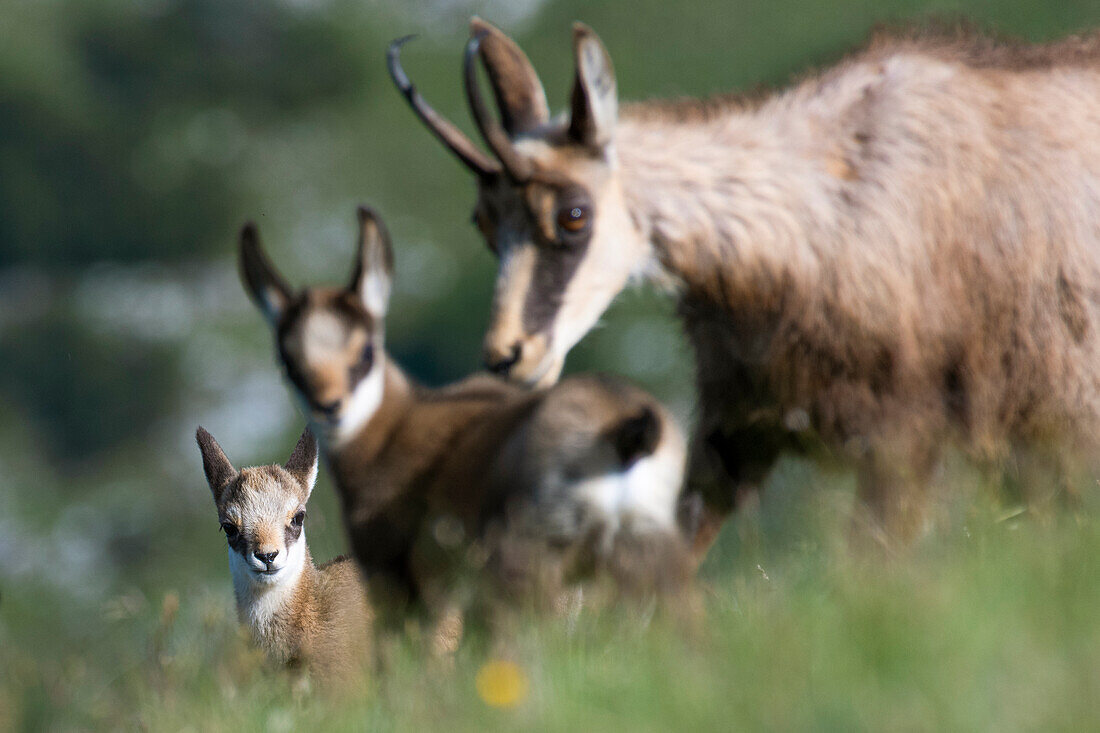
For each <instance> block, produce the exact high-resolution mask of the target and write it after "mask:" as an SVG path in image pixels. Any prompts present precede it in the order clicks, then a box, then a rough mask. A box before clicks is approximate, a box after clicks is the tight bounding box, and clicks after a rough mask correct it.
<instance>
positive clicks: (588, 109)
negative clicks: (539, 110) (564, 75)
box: [569, 23, 619, 149]
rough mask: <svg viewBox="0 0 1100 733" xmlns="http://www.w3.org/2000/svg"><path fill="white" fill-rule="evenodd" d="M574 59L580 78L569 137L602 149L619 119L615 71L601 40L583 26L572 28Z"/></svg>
mask: <svg viewBox="0 0 1100 733" xmlns="http://www.w3.org/2000/svg"><path fill="white" fill-rule="evenodd" d="M573 55H574V58H575V62H576V66H577V75H576V78H575V79H574V80H573V107H572V111H571V113H570V117H569V136H570V137H571V138H572V139H573V140H575V141H576V142H578V143H580V144H581V145H586V146H588V147H590V148H593V149H598V148H602V147H604V146H605V145H607V144H608V143H610V142H611V139H612V137H613V135H614V131H615V124H616V122H617V121H618V117H619V94H618V91H617V90H616V87H615V69H614V68H613V67H612V66H611V57H610V56H609V55H608V53H607V49H605V48H604V46H603V43H601V42H600V39H599V37H598V36H596V34H595V32H594V31H593V30H592V29H591V28H589V27H588V26H586V25H584V24H583V23H574V24H573Z"/></svg>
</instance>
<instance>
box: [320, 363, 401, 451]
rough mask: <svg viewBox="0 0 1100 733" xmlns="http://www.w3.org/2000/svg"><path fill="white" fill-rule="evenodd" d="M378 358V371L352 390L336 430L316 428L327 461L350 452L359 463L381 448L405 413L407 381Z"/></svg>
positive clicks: (399, 370) (395, 368)
mask: <svg viewBox="0 0 1100 733" xmlns="http://www.w3.org/2000/svg"><path fill="white" fill-rule="evenodd" d="M382 359H383V360H384V361H383V364H382V368H381V369H375V370H374V372H373V373H371V374H370V375H368V376H367V377H366V378H364V379H363V382H362V383H361V384H360V385H359V386H358V387H357V388H356V392H355V394H354V395H353V396H352V398H351V405H350V406H349V408H348V411H347V412H348V414H347V415H346V416H345V418H344V421H343V423H342V424H341V425H340V426H339V427H338V428H336V429H333V428H327V429H326V428H323V427H322V428H321V429H320V432H321V435H322V439H323V441H324V444H325V448H326V452H327V453H328V454H329V456H330V458H339V457H340V456H341V455H343V454H345V453H348V452H351V451H354V452H355V454H356V456H357V457H358V458H359V459H360V460H361V459H368V460H369V459H370V458H371V457H373V456H374V455H376V454H377V453H378V451H380V450H381V449H382V447H383V446H384V445H385V443H386V440H387V438H388V436H389V435H390V433H391V432H392V431H393V429H394V427H395V426H396V424H397V423H398V422H399V421H400V419H401V417H402V416H403V415H404V414H405V412H407V410H408V402H409V400H410V399H411V397H412V386H411V384H410V382H409V378H408V377H407V376H406V375H405V372H404V371H403V370H402V369H401V367H400V366H398V365H397V364H396V363H395V362H394V361H393V359H391V358H390V356H389V354H384V355H383V356H382Z"/></svg>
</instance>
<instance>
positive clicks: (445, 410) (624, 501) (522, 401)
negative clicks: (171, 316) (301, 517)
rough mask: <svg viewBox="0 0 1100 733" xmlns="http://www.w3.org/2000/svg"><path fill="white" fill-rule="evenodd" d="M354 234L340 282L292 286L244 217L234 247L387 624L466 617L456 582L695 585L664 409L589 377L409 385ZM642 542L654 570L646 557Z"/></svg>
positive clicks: (503, 591)
mask: <svg viewBox="0 0 1100 733" xmlns="http://www.w3.org/2000/svg"><path fill="white" fill-rule="evenodd" d="M359 227H360V231H359V240H358V255H357V260H356V264H355V268H354V274H353V276H352V278H351V282H350V284H349V285H347V286H346V287H332V288H305V289H303V290H301V291H299V292H294V291H292V290H291V288H290V287H289V286H288V285H287V284H286V282H285V281H284V280H283V278H282V277H281V276H280V275H279V274H278V273H276V271H275V270H274V269H273V267H272V266H271V264H270V262H269V261H268V260H267V258H266V256H265V255H264V254H263V251H262V250H261V248H260V244H259V239H258V235H257V232H256V229H255V228H254V227H253V226H251V225H248V226H246V227H245V228H244V230H243V232H242V235H241V251H240V255H241V272H242V279H243V281H244V284H245V287H246V290H247V291H248V292H249V293H250V294H251V296H252V297H253V299H254V300H255V301H256V303H257V304H258V305H259V307H260V309H261V310H262V311H263V313H264V314H265V316H266V317H267V319H268V320H269V322H270V324H271V326H272V328H273V329H274V332H275V338H276V343H277V348H278V354H279V360H280V362H281V363H282V365H283V366H284V368H285V370H286V375H287V377H288V379H289V381H290V383H291V384H292V385H293V388H294V391H295V392H296V394H297V396H298V397H299V398H300V399H301V401H302V402H303V403H304V406H305V410H306V412H307V414H308V415H309V419H310V422H311V425H312V427H313V429H314V430H315V431H316V432H317V434H318V436H319V437H320V439H321V444H322V448H323V450H324V453H325V455H326V458H327V461H328V464H329V467H330V468H331V470H332V474H333V477H334V479H335V484H336V487H337V491H338V494H339V496H340V499H341V502H342V507H343V513H344V518H345V521H346V526H347V529H348V532H349V534H350V537H351V545H352V548H353V552H354V554H355V557H356V559H357V560H358V561H359V563H360V565H361V566H362V568H363V569H364V571H365V573H366V575H367V580H368V584H369V586H370V592H371V596H372V598H373V599H375V601H376V603H375V606H376V608H377V609H378V610H379V612H380V613H384V614H385V615H386V618H387V620H390V619H392V618H393V616H394V614H395V613H399V612H400V611H402V610H403V609H404V608H406V607H408V605H409V603H410V601H411V602H413V605H414V607H419V608H422V609H424V610H426V611H427V612H428V613H429V614H430V615H431V616H433V617H435V618H436V619H437V620H440V621H446V620H447V619H448V618H453V614H456V613H457V614H459V615H458V619H459V621H461V617H462V616H461V614H462V613H463V611H464V610H465V607H466V606H468V604H464V603H463V602H462V601H459V600H456V595H455V594H456V593H457V592H458V590H460V589H458V586H459V585H460V583H459V581H460V580H461V579H462V578H463V577H466V578H467V579H469V580H470V582H471V583H472V584H473V585H474V586H475V589H476V587H477V586H478V585H481V584H484V583H485V582H488V583H489V584H490V586H491V592H490V593H488V594H486V595H484V596H481V597H478V598H475V599H474V601H473V602H476V603H480V602H482V601H485V602H486V605H487V606H491V605H492V604H493V601H492V599H493V598H495V597H496V596H497V595H498V594H500V595H502V596H503V597H505V598H508V599H519V600H520V601H521V602H529V601H534V602H536V603H541V602H543V601H547V602H550V601H553V600H554V599H555V598H556V597H557V595H556V594H557V593H558V591H559V590H560V589H561V584H562V583H565V582H568V581H569V580H571V579H572V578H573V577H581V578H583V577H587V576H588V575H590V574H591V573H593V572H595V571H606V572H605V573H601V575H602V576H606V575H610V576H611V577H613V578H614V579H615V580H617V581H619V582H620V583H624V584H627V585H628V586H630V587H627V588H626V590H627V591H629V592H635V591H638V592H642V593H645V594H646V595H648V594H649V593H650V592H651V591H659V590H664V589H667V588H677V589H678V588H680V587H681V586H682V584H683V583H684V582H686V581H687V579H688V578H689V577H690V572H689V567H690V563H689V562H688V559H687V558H688V554H687V547H686V545H685V544H684V542H683V541H682V539H681V537H680V534H679V532H678V531H677V528H676V520H675V505H676V499H677V495H678V494H679V492H680V488H681V482H682V477H683V468H684V458H685V452H686V448H685V445H684V439H683V437H682V435H681V433H680V431H679V429H678V427H677V426H676V424H675V422H674V420H672V418H671V416H670V415H669V414H668V413H667V411H666V410H665V409H664V407H663V406H662V405H661V404H660V403H659V402H657V401H656V400H654V399H653V398H652V397H650V396H649V395H648V394H646V393H644V392H642V391H641V390H639V389H637V388H634V387H631V386H629V385H627V384H625V383H623V382H621V381H617V380H613V379H610V378H606V377H599V376H579V377H575V378H570V379H567V380H564V381H563V382H562V383H561V384H559V385H557V386H555V387H554V388H552V389H548V390H539V391H531V390H526V389H523V388H521V387H519V386H518V385H514V384H511V383H509V382H506V381H505V380H502V379H499V378H497V377H494V376H491V375H484V374H483V375H475V376H473V377H470V378H468V379H466V380H464V381H461V382H459V383H456V384H453V385H450V386H448V387H444V388H442V389H428V388H425V387H422V386H419V385H417V384H415V383H414V382H413V381H412V380H411V379H410V378H409V377H408V376H407V375H406V374H405V372H404V371H403V370H402V369H401V368H400V367H399V366H398V365H397V364H396V363H395V362H394V360H393V359H391V358H390V357H389V355H388V354H387V353H386V350H385V348H384V342H383V335H384V330H385V316H386V312H387V309H388V303H389V296H390V290H391V279H392V270H393V251H392V247H391V244H390V240H389V235H388V234H387V233H386V230H385V228H384V226H383V224H382V222H381V221H380V220H379V219H378V217H377V216H376V215H375V214H374V213H373V212H371V211H370V210H368V209H365V208H360V210H359ZM636 552H645V553H647V555H648V556H649V557H650V558H651V559H652V560H653V562H652V563H649V564H648V565H647V566H646V567H639V566H638V564H637V562H636V561H635V559H634V554H635V553H636ZM486 568H488V572H484V570H485V569H486ZM486 579H487V580H486ZM477 595H480V594H477Z"/></svg>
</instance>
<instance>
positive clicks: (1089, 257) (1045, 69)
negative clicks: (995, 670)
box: [479, 26, 1100, 548]
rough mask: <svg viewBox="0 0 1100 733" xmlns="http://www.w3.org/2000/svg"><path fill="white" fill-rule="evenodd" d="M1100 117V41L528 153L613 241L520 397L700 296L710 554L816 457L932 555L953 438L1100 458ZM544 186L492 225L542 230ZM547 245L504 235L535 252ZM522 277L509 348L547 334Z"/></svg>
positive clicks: (946, 54)
mask: <svg viewBox="0 0 1100 733" xmlns="http://www.w3.org/2000/svg"><path fill="white" fill-rule="evenodd" d="M479 27H480V26H479ZM498 33H499V32H498ZM576 33H580V34H581V35H584V34H586V33H588V32H586V31H584V30H583V29H581V30H579V31H576V32H575V34H576ZM500 43H503V41H501V42H500ZM492 61H493V59H491V58H490V59H489V61H488V62H489V63H492ZM524 73H526V74H528V75H533V74H534V72H533V70H527V71H523V70H522V69H521V70H518V71H517V70H515V69H513V70H512V76H513V77H515V76H520V75H522V74H524ZM608 73H610V72H609V69H608ZM528 83H530V82H528ZM1098 120H1100V36H1097V35H1095V34H1094V35H1089V36H1087V37H1084V38H1071V39H1068V40H1066V41H1061V42H1058V43H1053V44H1049V45H1039V46H1031V45H1026V44H1014V43H1004V42H997V41H992V40H989V39H986V38H982V37H981V36H977V35H973V34H969V33H949V34H947V35H937V34H933V33H924V34H922V33H915V34H888V33H884V34H880V35H879V36H877V37H876V38H875V39H874V40H873V41H872V42H871V43H870V44H869V45H868V46H867V47H866V48H865V49H864V50H862V51H860V52H857V53H855V54H853V55H851V56H850V57H848V58H847V59H845V60H844V61H842V62H841V63H839V64H837V65H836V66H834V67H833V68H831V69H829V70H827V71H825V72H822V73H820V74H816V75H810V76H807V77H806V78H804V79H803V80H801V81H799V82H798V83H796V84H795V85H793V86H792V87H791V88H789V89H787V90H785V91H782V92H777V93H774V94H770V95H764V96H760V97H758V98H755V99H751V100H745V99H738V98H736V97H730V98H721V99H716V100H705V101H697V100H686V101H683V102H674V103H648V104H640V105H635V106H628V107H625V108H623V109H622V112H621V114H620V116H619V118H618V120H617V122H616V124H615V125H614V129H613V130H610V131H609V134H608V138H609V140H610V142H609V143H608V144H606V145H604V146H602V147H601V148H599V149H597V150H593V149H591V147H587V148H586V147H584V146H582V145H578V143H577V142H576V141H575V140H572V139H570V138H569V135H568V134H567V127H568V122H569V119H568V117H567V118H566V119H565V120H562V121H559V122H558V123H549V124H547V125H546V126H545V127H544V128H542V129H539V130H534V131H529V132H526V133H525V134H523V135H520V136H517V138H516V142H515V144H516V147H517V149H521V150H523V151H524V152H525V153H526V154H527V155H528V156H529V157H530V158H531V160H532V165H533V166H534V168H535V169H536V170H538V171H542V172H543V173H544V174H548V175H551V176H552V177H555V178H557V179H562V178H565V179H570V180H574V181H577V182H580V183H583V184H584V185H586V186H588V187H589V189H590V190H591V191H592V192H593V198H594V201H595V208H596V210H597V212H598V214H597V216H598V219H597V224H596V231H595V233H594V235H593V237H592V239H591V242H590V243H589V246H588V250H587V254H586V257H585V260H584V261H583V262H582V263H581V265H580V267H579V268H578V269H577V271H576V273H575V275H574V276H573V278H572V280H571V281H570V282H569V284H568V291H567V292H566V295H565V300H564V304H563V305H562V307H561V309H560V312H559V313H558V315H557V318H556V321H555V323H554V324H553V328H552V333H553V334H554V338H553V339H552V343H551V344H550V345H549V346H548V348H547V349H544V350H543V351H547V350H548V351H549V352H550V353H551V354H552V356H550V357H547V356H546V355H545V353H537V352H538V351H539V350H538V349H534V350H533V352H536V353H534V354H533V357H532V358H533V361H531V362H520V363H517V364H516V365H514V366H513V367H512V368H511V371H510V374H511V375H512V376H513V377H514V378H516V379H519V380H521V381H530V377H531V376H532V375H534V376H535V377H541V376H542V373H541V366H540V365H541V363H542V362H543V361H544V360H547V359H549V360H551V361H553V362H554V364H555V365H556V366H560V363H561V361H562V360H563V359H564V356H565V353H566V352H567V351H568V349H569V348H570V347H571V346H572V345H573V343H574V342H575V341H576V339H577V338H578V337H579V336H580V335H581V334H583V333H584V332H585V331H586V330H587V329H588V328H589V327H591V325H592V324H593V323H594V322H595V320H596V319H597V318H598V317H599V315H600V314H601V313H602V312H603V311H604V309H605V308H606V307H607V305H608V304H609V302H610V301H611V299H612V298H613V297H614V294H615V292H616V291H617V290H619V289H620V288H621V287H622V285H623V284H624V283H625V282H627V280H628V278H629V276H630V275H632V274H635V273H640V274H643V275H645V276H647V277H649V278H652V279H654V280H657V281H658V282H659V283H661V284H663V285H670V286H672V287H673V288H675V289H676V290H677V291H678V293H679V298H680V302H681V308H680V312H681V315H682V318H683V321H684V324H685V328H686V332H687V335H688V337H689V339H690V340H691V342H692V344H693V346H694V350H695V355H696V363H697V385H698V391H699V404H700V419H699V423H698V427H697V431H696V439H695V441H694V443H693V445H694V450H693V459H692V469H691V479H690V482H689V483H690V484H691V485H692V487H693V488H694V489H696V490H698V491H700V492H701V493H702V495H703V497H704V498H705V500H706V506H707V510H708V512H707V517H705V518H704V525H705V526H704V528H703V532H702V533H701V535H700V548H705V546H706V545H707V543H708V542H709V539H710V538H712V537H713V535H714V531H715V529H716V528H717V526H718V523H719V522H720V521H721V518H722V517H723V516H724V515H725V513H726V512H727V511H728V510H729V509H730V508H731V507H732V506H733V504H734V503H735V498H736V497H737V496H739V495H741V493H742V492H744V491H748V490H751V489H752V488H753V487H755V486H757V485H758V483H759V481H760V480H761V479H762V478H763V477H764V476H765V475H766V473H767V471H768V470H769V469H770V468H771V466H772V465H774V462H775V460H776V458H777V457H778V455H779V454H780V453H781V452H782V451H784V450H789V449H793V450H805V449H807V448H808V447H811V446H820V447H822V448H825V449H827V450H828V452H829V453H831V454H834V455H841V456H847V457H851V458H854V459H856V461H857V462H858V466H859V476H860V487H859V492H860V496H861V498H862V499H863V503H864V505H865V506H866V507H867V508H869V509H871V511H872V516H873V518H874V519H875V521H876V522H877V523H879V524H881V525H882V526H884V527H886V528H887V529H888V530H889V531H890V532H892V533H893V534H896V535H898V536H911V535H912V534H914V533H915V532H917V531H919V529H920V528H921V527H922V526H923V519H922V510H921V507H922V505H923V501H922V500H921V496H922V495H923V494H924V492H925V490H926V486H927V484H928V480H929V478H930V477H931V476H933V475H934V473H935V471H934V467H935V465H936V461H937V456H938V454H939V451H940V448H941V446H942V445H943V444H944V442H945V441H947V440H956V441H957V442H958V443H959V444H960V445H962V446H963V447H965V448H967V449H969V450H970V451H972V452H973V453H975V454H977V455H979V456H981V457H983V458H989V457H992V458H997V459H999V458H1001V457H1003V456H1004V455H1005V454H1006V451H1008V450H1010V449H1020V448H1021V447H1022V446H1032V449H1035V450H1038V451H1039V452H1041V453H1045V454H1061V453H1063V452H1073V451H1075V450H1082V451H1084V452H1087V453H1089V452H1090V453H1091V454H1092V455H1095V448H1096V446H1097V445H1098V443H1100V440H1098V438H1100V369H1098V368H1097V365H1098V364H1100V338H1098V336H1097V329H1098V328H1100V234H1098V232H1100V122H1098ZM538 185H540V184H539V183H538V182H537V181H536V182H531V183H524V184H510V183H508V182H507V181H505V180H503V179H496V180H494V181H490V182H486V180H484V179H483V180H482V181H481V183H480V184H479V190H480V195H481V198H482V203H481V204H480V206H482V207H486V208H493V207H496V208H498V209H499V208H501V207H503V208H504V209H506V210H504V211H497V212H496V216H497V218H498V219H499V220H500V221H503V222H515V221H519V219H518V218H517V214H516V210H517V208H518V207H519V205H520V204H519V202H522V201H525V200H527V199H525V196H526V195H527V193H528V192H530V191H531V190H532V189H533V188H535V187H537V186H538ZM503 189H508V190H507V191H505V190H503ZM509 207H510V208H509ZM528 211H530V209H528ZM528 222H529V223H527V224H526V225H525V226H526V227H527V228H526V230H525V232H526V235H525V234H524V233H522V232H519V233H517V232H515V231H509V232H508V233H507V236H504V233H498V232H496V231H494V230H492V229H491V228H488V231H487V232H486V236H487V237H488V239H489V241H490V243H491V244H495V243H497V242H505V244H504V245H503V246H504V247H505V248H513V247H522V246H534V245H532V244H530V242H532V241H533V240H534V234H533V232H534V230H535V228H536V226H537V223H536V221H535V220H534V219H532V218H531V217H528ZM483 228H485V227H483ZM521 242H526V243H527V244H510V243H521ZM510 256H511V257H515V256H516V255H514V254H513V255H510ZM504 261H505V262H506V261H507V260H504ZM513 278H516V279H517V280H516V282H520V283H531V282H536V281H537V279H538V274H537V273H535V272H531V271H518V270H516V271H513V270H511V269H508V268H506V267H502V269H501V273H500V277H499V280H498V284H497V294H498V297H497V299H496V300H495V301H494V304H493V316H492V319H491V320H492V325H491V327H490V331H489V333H488V335H487V337H486V340H487V343H501V344H505V343H509V342H511V341H514V340H516V339H517V338H522V337H524V334H522V333H521V332H519V331H517V329H516V326H515V323H516V319H515V318H514V317H513V316H512V315H511V314H512V313H513V312H514V311H515V309H516V308H518V307H519V303H521V302H522V301H523V299H524V298H525V297H526V293H525V292H524V291H525V290H526V289H527V288H526V286H524V285H522V284H521V285H518V286H516V285H513V284H512V283H511V282H510V281H511V280H512V279H513ZM1058 460H1059V459H1057V458H1055V459H1053V461H1052V462H1057V461H1058Z"/></svg>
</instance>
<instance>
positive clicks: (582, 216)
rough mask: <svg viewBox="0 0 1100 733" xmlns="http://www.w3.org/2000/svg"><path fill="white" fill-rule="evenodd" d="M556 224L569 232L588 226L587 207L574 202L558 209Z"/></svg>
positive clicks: (575, 231)
mask: <svg viewBox="0 0 1100 733" xmlns="http://www.w3.org/2000/svg"><path fill="white" fill-rule="evenodd" d="M558 226H559V227H561V228H562V229H563V230H565V231H567V232H571V233H574V234H575V233H577V232H580V231H582V230H584V228H585V227H586V226H588V207H586V206H583V205H580V204H576V205H573V206H566V207H564V208H562V209H560V210H559V211H558Z"/></svg>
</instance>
